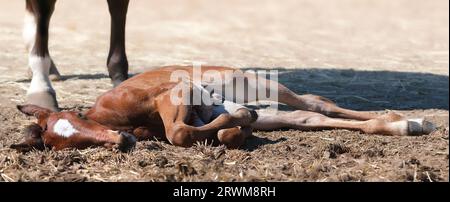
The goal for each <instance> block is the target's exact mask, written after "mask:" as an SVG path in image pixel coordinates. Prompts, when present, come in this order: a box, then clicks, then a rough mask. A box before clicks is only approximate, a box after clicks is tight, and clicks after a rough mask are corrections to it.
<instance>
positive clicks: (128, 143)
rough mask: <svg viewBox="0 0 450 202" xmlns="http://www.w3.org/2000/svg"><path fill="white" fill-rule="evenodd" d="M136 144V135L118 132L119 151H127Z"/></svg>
mask: <svg viewBox="0 0 450 202" xmlns="http://www.w3.org/2000/svg"><path fill="white" fill-rule="evenodd" d="M134 146H136V137H134V135H132V134H130V133H127V132H123V131H122V132H120V143H119V150H120V151H121V152H128V151H130V150H131V149H133V148H134Z"/></svg>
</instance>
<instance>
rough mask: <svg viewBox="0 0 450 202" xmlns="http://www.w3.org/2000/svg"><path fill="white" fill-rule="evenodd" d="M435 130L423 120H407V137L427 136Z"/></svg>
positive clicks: (429, 123) (433, 126)
mask: <svg viewBox="0 0 450 202" xmlns="http://www.w3.org/2000/svg"><path fill="white" fill-rule="evenodd" d="M435 130H436V126H435V125H434V124H433V123H431V122H429V121H425V120H424V119H408V135H410V136H416V135H428V134H430V133H431V132H433V131H435Z"/></svg>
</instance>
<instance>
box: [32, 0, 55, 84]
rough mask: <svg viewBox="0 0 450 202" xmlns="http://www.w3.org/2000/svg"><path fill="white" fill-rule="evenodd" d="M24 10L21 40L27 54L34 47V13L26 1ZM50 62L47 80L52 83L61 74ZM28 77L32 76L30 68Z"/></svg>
mask: <svg viewBox="0 0 450 202" xmlns="http://www.w3.org/2000/svg"><path fill="white" fill-rule="evenodd" d="M25 3H26V7H25V8H26V9H25V18H24V23H23V25H24V26H23V39H24V41H25V46H26V47H25V48H26V50H27V52H28V53H29V52H30V51H31V50H32V48H33V46H34V40H35V37H36V19H35V18H34V11H33V6H32V5H31V2H30V0H26V2H25ZM50 60H51V65H50V74H49V76H48V77H49V78H50V80H52V81H57V80H59V79H61V74H60V73H59V71H58V69H57V68H56V65H55V63H54V62H53V60H52V59H51V58H50ZM28 76H29V77H30V78H32V76H33V72H32V71H31V68H30V69H28Z"/></svg>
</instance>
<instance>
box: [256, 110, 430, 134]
mask: <svg viewBox="0 0 450 202" xmlns="http://www.w3.org/2000/svg"><path fill="white" fill-rule="evenodd" d="M252 127H253V128H254V129H256V130H275V129H281V128H291V129H298V130H324V129H348V130H357V131H362V132H364V133H367V134H383V135H422V134H429V133H430V132H432V131H433V130H434V126H433V124H431V123H429V122H427V121H423V120H415V119H411V120H407V119H404V118H403V117H402V116H400V115H398V114H395V113H388V114H385V115H382V116H379V117H378V118H376V119H371V120H368V121H350V120H343V119H337V118H330V117H327V116H325V115H323V114H319V113H316V112H308V111H301V110H297V111H294V112H290V113H287V114H282V115H264V114H260V116H259V117H258V119H257V120H256V122H254V123H253V124H252Z"/></svg>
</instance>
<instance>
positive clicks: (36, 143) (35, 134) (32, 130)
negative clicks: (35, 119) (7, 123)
mask: <svg viewBox="0 0 450 202" xmlns="http://www.w3.org/2000/svg"><path fill="white" fill-rule="evenodd" d="M24 133H25V134H24V135H25V137H24V139H23V141H22V142H21V143H19V144H12V145H11V146H9V148H11V149H15V150H17V151H19V152H28V151H31V150H32V149H37V150H43V149H45V146H44V142H43V141H42V137H41V135H42V128H41V127H40V126H39V125H38V124H31V125H29V126H27V127H26V128H25V130H24Z"/></svg>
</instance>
